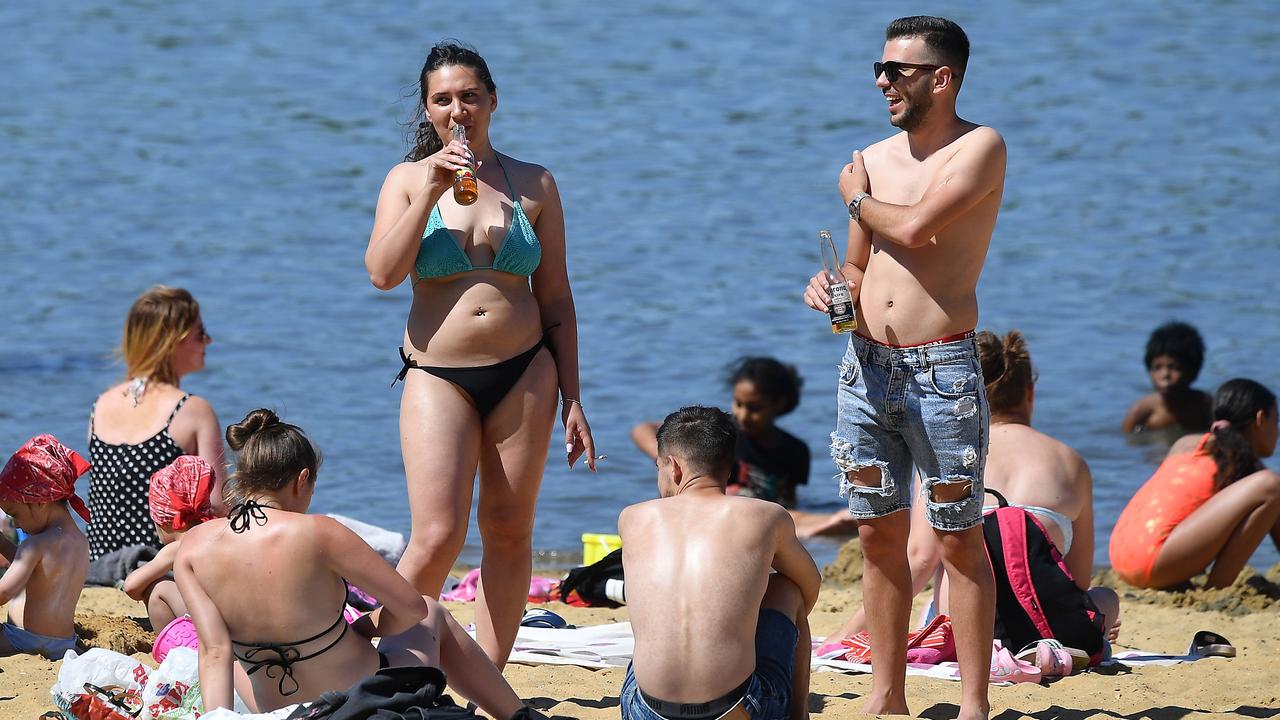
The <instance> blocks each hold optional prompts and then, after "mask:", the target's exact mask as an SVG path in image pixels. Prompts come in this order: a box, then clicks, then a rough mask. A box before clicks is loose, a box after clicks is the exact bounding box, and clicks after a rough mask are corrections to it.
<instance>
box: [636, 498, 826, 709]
mask: <svg viewBox="0 0 1280 720" xmlns="http://www.w3.org/2000/svg"><path fill="white" fill-rule="evenodd" d="M784 525H785V526H790V525H791V518H790V516H788V515H787V513H786V511H785V510H783V509H782V507H781V506H779V505H777V504H775V503H771V502H766V501H764V500H754V499H751V498H739V497H726V496H724V495H713V496H709V497H672V498H663V499H660V500H651V501H649V502H645V503H641V504H639V505H635V506H633V507H630V508H627V509H626V510H625V511H623V513H622V516H621V517H620V518H619V519H618V527H619V532H620V533H621V535H622V547H623V551H622V563H623V567H624V573H625V576H626V579H627V607H628V609H629V612H630V615H631V626H632V629H633V632H634V633H635V637H636V649H635V660H634V668H635V674H636V680H637V681H639V683H640V687H642V688H644V689H645V691H646V692H649V693H652V694H654V695H660V696H662V697H664V698H669V699H671V700H690V701H702V700H706V699H708V698H711V697H718V696H720V695H722V694H724V693H726V692H728V691H729V690H732V689H733V688H734V687H735V686H737V685H738V684H739V683H741V682H742V680H743V678H745V677H747V676H748V675H750V674H751V672H752V671H753V670H754V669H755V630H756V616H757V613H758V610H759V607H760V601H761V600H762V599H763V598H764V591H765V587H766V585H767V584H768V582H769V571H770V569H771V567H772V566H773V564H774V556H775V552H776V551H777V546H778V544H779V538H780V537H781V536H782V535H784V534H786V533H788V532H789V533H790V535H791V539H792V542H793V543H795V544H796V545H797V546H798V545H799V541H797V540H795V530H794V529H793V528H788V527H784ZM800 551H801V552H804V550H803V548H801V549H800ZM806 558H807V555H806ZM671 658H681V659H682V660H683V661H682V662H679V663H673V662H670V659H671Z"/></svg>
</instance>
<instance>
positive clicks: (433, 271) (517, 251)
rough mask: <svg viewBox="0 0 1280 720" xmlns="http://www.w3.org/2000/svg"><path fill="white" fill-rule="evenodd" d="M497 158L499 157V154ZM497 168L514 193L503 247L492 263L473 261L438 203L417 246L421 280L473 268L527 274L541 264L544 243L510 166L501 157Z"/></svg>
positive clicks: (418, 268)
mask: <svg viewBox="0 0 1280 720" xmlns="http://www.w3.org/2000/svg"><path fill="white" fill-rule="evenodd" d="M494 157H495V159H496V158H497V155H496V154H495V155H494ZM498 167H500V168H502V177H503V178H504V179H505V180H506V181H507V191H508V192H510V193H511V205H512V210H511V229H510V230H508V231H507V236H506V238H505V239H503V241H502V247H500V248H498V254H497V255H495V256H494V258H493V264H492V265H472V264H471V258H469V257H467V254H466V253H465V252H463V250H462V248H460V247H458V241H457V240H456V239H454V236H453V233H451V232H449V228H447V227H445V226H444V220H443V219H441V217H440V205H439V204H437V205H436V206H435V207H434V208H432V209H431V217H430V219H428V220H427V227H426V229H425V230H423V231H422V244H421V245H420V246H419V247H418V258H417V259H416V260H414V263H413V268H414V270H415V271H416V272H417V273H418V278H419V279H422V278H438V277H445V276H447V275H454V274H456V273H462V272H469V271H471V270H499V271H501V272H505V273H511V274H512V275H523V276H525V277H528V276H530V275H532V274H533V271H534V270H537V269H538V263H539V262H540V261H541V260H542V245H541V244H540V243H539V242H538V236H537V235H536V234H535V233H534V232H533V225H532V224H531V223H530V222H529V218H528V216H526V215H525V214H524V208H523V207H521V206H520V198H519V196H517V195H516V193H515V188H513V187H512V186H511V178H510V177H508V176H507V169H506V168H505V167H502V160H501V159H498Z"/></svg>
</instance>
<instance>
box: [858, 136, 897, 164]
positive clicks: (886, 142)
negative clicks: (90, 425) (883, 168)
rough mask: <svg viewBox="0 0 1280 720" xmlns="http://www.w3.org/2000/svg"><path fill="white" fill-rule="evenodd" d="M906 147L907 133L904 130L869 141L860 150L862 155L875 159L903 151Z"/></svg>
mask: <svg viewBox="0 0 1280 720" xmlns="http://www.w3.org/2000/svg"><path fill="white" fill-rule="evenodd" d="M906 147H907V134H906V133H904V132H900V133H897V134H896V135H890V136H889V137H887V138H885V139H883V140H879V141H877V142H874V143H871V144H870V145H868V146H867V147H866V148H864V149H863V150H862V155H863V156H864V157H866V158H869V159H872V160H875V159H877V158H883V157H886V156H888V155H890V154H892V153H894V152H903V151H904V150H905V149H906Z"/></svg>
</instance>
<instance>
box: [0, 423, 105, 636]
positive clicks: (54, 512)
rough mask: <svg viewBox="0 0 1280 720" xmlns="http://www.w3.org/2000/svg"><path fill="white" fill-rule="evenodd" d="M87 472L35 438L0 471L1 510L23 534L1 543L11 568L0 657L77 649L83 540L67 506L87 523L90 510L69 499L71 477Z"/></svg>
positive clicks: (0, 596) (2, 592)
mask: <svg viewBox="0 0 1280 720" xmlns="http://www.w3.org/2000/svg"><path fill="white" fill-rule="evenodd" d="M88 469H89V463H87V462H85V460H84V458H82V457H80V456H79V455H77V454H76V453H75V451H73V450H70V449H68V448H67V447H65V446H63V445H62V443H60V442H58V441H57V440H56V439H55V438H54V437H53V436H52V435H39V436H37V437H34V438H32V439H31V440H29V441H28V442H27V444H26V445H23V446H22V448H21V449H20V450H18V452H17V453H15V454H14V456H13V457H12V458H9V462H8V463H6V464H5V466H4V470H3V471H0V510H4V512H5V513H6V514H8V515H10V516H11V517H12V518H13V519H14V521H15V522H16V523H17V525H18V527H19V528H21V529H22V530H23V532H26V533H27V535H28V537H27V539H26V540H24V541H23V542H22V544H21V545H18V546H17V547H16V548H15V547H14V545H13V543H11V542H9V541H8V540H6V539H3V538H0V554H3V555H4V556H5V558H6V559H8V560H9V561H10V563H11V564H10V565H9V568H8V569H7V570H5V572H4V575H3V576H0V605H3V604H5V603H9V617H8V620H7V621H6V622H5V623H4V625H3V627H2V628H0V629H2V632H0V655H13V654H15V653H29V654H33V655H35V654H39V655H44V656H45V657H47V658H49V659H50V660H61V659H62V656H63V655H65V654H66V652H67V651H68V650H73V649H75V647H76V628H75V622H74V618H75V611H76V602H77V601H78V600H79V599H80V588H81V587H83V586H84V579H85V576H86V575H88V573H89V543H88V541H87V540H85V537H84V534H83V533H81V532H80V528H78V527H76V523H75V520H73V519H72V518H71V513H70V512H68V511H67V504H68V502H69V503H70V504H71V507H72V508H73V509H74V510H75V511H76V512H77V513H79V515H80V517H82V518H84V519H85V520H86V521H87V520H88V519H89V509H88V508H86V507H85V505H84V501H83V500H81V499H80V498H78V497H76V495H75V487H76V478H78V477H80V476H81V475H83V474H84V471H85V470H88Z"/></svg>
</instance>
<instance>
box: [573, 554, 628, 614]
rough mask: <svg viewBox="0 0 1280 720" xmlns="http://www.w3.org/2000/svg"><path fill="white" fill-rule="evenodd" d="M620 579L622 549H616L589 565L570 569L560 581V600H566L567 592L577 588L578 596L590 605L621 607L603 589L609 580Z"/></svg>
mask: <svg viewBox="0 0 1280 720" xmlns="http://www.w3.org/2000/svg"><path fill="white" fill-rule="evenodd" d="M621 579H622V550H621V549H618V550H614V551H613V552H611V553H609V554H608V555H605V556H604V557H602V558H600V559H599V560H598V561H596V562H594V563H592V564H591V565H587V566H585V567H578V568H574V569H572V570H570V571H569V574H568V575H566V576H565V578H564V580H562V581H560V601H561V602H568V599H569V593H570V592H572V591H574V590H577V591H578V597H580V598H582V600H583V601H584V602H586V603H587V604H588V605H590V606H591V607H610V608H616V607H622V605H621V604H619V603H617V602H615V601H614V600H612V599H610V598H609V597H608V596H607V595H605V590H604V589H605V585H606V584H608V582H609V581H610V580H621Z"/></svg>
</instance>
